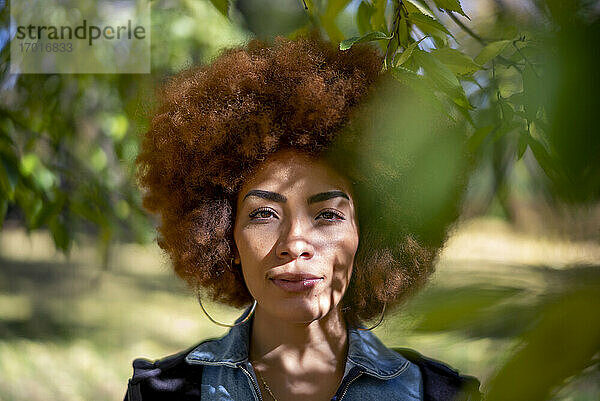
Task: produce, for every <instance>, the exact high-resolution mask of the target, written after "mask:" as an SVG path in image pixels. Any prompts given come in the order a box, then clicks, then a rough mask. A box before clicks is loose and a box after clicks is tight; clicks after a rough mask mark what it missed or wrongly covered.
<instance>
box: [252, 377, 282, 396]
mask: <svg viewBox="0 0 600 401" xmlns="http://www.w3.org/2000/svg"><path fill="white" fill-rule="evenodd" d="M254 371H255V372H256V375H257V376H258V378H259V379H260V381H262V384H263V386H265V390H267V393H269V395H270V396H271V398H273V400H274V401H277V397H275V395H274V394H273V392H272V391H271V388H270V387H269V385H268V384H267V382H266V381H265V379H264V378H263V377H262V375H261V374H260V372H259V371H258V370H256V369H254Z"/></svg>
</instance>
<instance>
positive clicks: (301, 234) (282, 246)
mask: <svg viewBox="0 0 600 401" xmlns="http://www.w3.org/2000/svg"><path fill="white" fill-rule="evenodd" d="M310 228H311V227H310V224H308V223H305V222H302V221H301V219H295V220H294V221H293V222H291V223H290V225H289V227H288V230H287V231H285V232H283V233H282V236H281V241H279V244H278V245H277V249H276V250H277V256H278V257H279V258H281V259H283V260H286V261H289V260H294V259H297V258H301V259H310V258H312V257H313V255H314V247H313V245H312V243H311V241H310V238H309V230H310Z"/></svg>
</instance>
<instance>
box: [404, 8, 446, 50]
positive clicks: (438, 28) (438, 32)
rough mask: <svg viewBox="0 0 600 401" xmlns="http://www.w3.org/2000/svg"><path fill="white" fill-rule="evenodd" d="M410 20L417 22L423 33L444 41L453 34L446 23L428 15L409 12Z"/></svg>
mask: <svg viewBox="0 0 600 401" xmlns="http://www.w3.org/2000/svg"><path fill="white" fill-rule="evenodd" d="M408 20H409V21H410V22H412V23H413V24H415V25H416V26H417V27H418V28H419V29H420V30H421V31H423V33H425V34H429V35H432V36H435V37H437V38H439V39H440V40H442V41H443V42H444V43H445V42H446V41H447V39H448V36H452V34H451V33H450V31H448V29H446V27H445V26H444V25H442V24H441V23H439V22H438V21H436V20H435V19H433V18H431V17H428V16H427V15H424V14H421V13H410V14H408Z"/></svg>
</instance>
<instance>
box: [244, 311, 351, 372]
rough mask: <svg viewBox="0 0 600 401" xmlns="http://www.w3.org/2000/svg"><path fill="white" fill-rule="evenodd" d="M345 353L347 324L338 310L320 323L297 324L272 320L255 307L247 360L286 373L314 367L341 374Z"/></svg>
mask: <svg viewBox="0 0 600 401" xmlns="http://www.w3.org/2000/svg"><path fill="white" fill-rule="evenodd" d="M347 352H348V335H347V331H346V323H345V321H344V319H343V316H342V313H341V311H340V309H339V308H335V309H334V310H332V311H331V312H330V313H328V314H327V315H326V316H325V317H323V318H321V319H319V320H315V321H312V322H308V323H306V322H302V323H298V322H289V321H285V320H283V319H280V318H276V317H273V316H272V315H270V314H269V313H268V312H267V311H265V310H264V309H262V308H260V306H257V307H256V311H255V315H254V321H253V324H252V334H251V338H250V355H249V356H250V360H253V361H260V363H261V364H265V365H268V366H269V367H272V368H278V369H283V371H286V372H288V373H293V371H295V372H298V373H300V372H301V371H306V370H310V369H314V368H316V367H317V366H318V367H320V368H321V369H327V368H329V369H333V370H335V371H339V370H340V369H341V370H342V371H343V369H344V365H345V361H346V355H347ZM327 370H328V369H327Z"/></svg>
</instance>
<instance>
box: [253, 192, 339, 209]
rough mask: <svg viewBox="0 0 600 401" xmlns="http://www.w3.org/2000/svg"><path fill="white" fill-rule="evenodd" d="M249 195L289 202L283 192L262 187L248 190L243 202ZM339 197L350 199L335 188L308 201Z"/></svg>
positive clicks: (309, 202) (313, 196)
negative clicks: (265, 189)
mask: <svg viewBox="0 0 600 401" xmlns="http://www.w3.org/2000/svg"><path fill="white" fill-rule="evenodd" d="M249 196H256V197H258V198H263V199H267V200H270V201H273V202H279V203H285V202H287V198H286V197H285V196H283V195H281V194H278V193H277V192H271V191H263V190H260V189H253V190H250V191H248V193H247V194H246V196H244V199H242V202H243V201H245V200H246V198H247V197H249ZM338 197H341V198H345V199H348V200H350V197H349V196H348V195H347V194H346V193H345V192H343V191H337V190H335V191H327V192H319V193H318V194H314V195H312V196H310V197H309V198H308V201H307V203H308V204H309V205H310V204H312V203H316V202H323V201H326V200H327V199H332V198H338Z"/></svg>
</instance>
